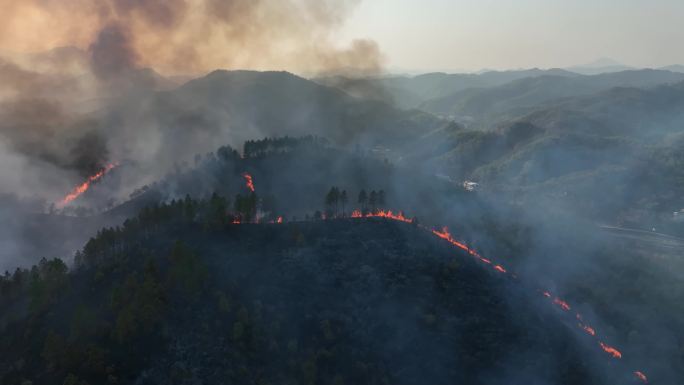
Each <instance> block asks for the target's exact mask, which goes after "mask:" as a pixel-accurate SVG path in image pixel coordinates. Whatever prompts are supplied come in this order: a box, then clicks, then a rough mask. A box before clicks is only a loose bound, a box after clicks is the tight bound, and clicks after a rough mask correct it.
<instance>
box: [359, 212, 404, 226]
mask: <svg viewBox="0 0 684 385" xmlns="http://www.w3.org/2000/svg"><path fill="white" fill-rule="evenodd" d="M351 217H352V218H387V219H392V220H395V221H399V222H405V223H413V219H411V218H407V217H405V216H404V213H403V212H401V211H399V212H398V213H393V212H392V210H388V211H385V210H379V211H375V212H369V213H366V214H365V215H364V214H363V213H362V212H361V210H354V211H352V213H351Z"/></svg>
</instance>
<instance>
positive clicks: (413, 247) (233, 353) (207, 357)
mask: <svg viewBox="0 0 684 385" xmlns="http://www.w3.org/2000/svg"><path fill="white" fill-rule="evenodd" d="M202 210H203V208H202V207H200V206H197V205H194V204H193V203H192V202H191V201H186V202H185V203H176V204H174V205H170V206H160V207H157V208H154V209H149V210H146V211H144V212H143V213H142V214H141V215H140V216H138V217H137V218H135V219H132V220H129V221H127V222H126V224H125V225H124V226H123V227H122V228H118V229H111V230H105V231H102V232H101V233H100V234H99V235H98V236H97V237H96V238H93V239H92V240H91V241H90V242H88V244H87V245H86V246H85V248H84V249H83V252H82V253H79V255H78V266H77V267H76V268H74V270H73V271H71V272H67V268H66V266H65V265H63V264H62V263H61V262H60V261H59V260H54V261H43V262H42V263H41V264H39V265H38V266H36V267H34V268H33V269H31V270H28V271H18V272H17V273H15V274H14V275H13V276H7V277H5V278H3V280H2V286H1V288H2V297H1V300H0V314H1V315H2V316H1V318H0V335H1V336H2V338H0V355H2V357H3V360H2V364H0V382H2V383H3V384H14V383H22V381H31V383H32V384H54V383H62V382H63V383H68V384H85V383H90V384H92V383H120V384H132V383H136V384H148V383H149V384H152V383H155V384H156V383H169V384H190V383H223V382H230V383H263V384H268V383H270V384H276V383H280V384H289V383H293V384H294V383H308V384H314V383H316V384H328V383H331V384H344V383H356V384H362V383H393V384H418V383H425V384H443V383H444V384H446V383H467V384H499V383H535V384H536V383H540V384H541V383H543V384H578V383H581V384H602V383H608V382H607V381H606V378H605V377H604V376H607V375H609V374H608V373H605V372H604V370H605V368H604V369H602V370H601V373H602V374H600V373H599V371H598V369H597V368H596V367H595V365H594V361H593V358H595V357H594V356H593V355H592V353H591V352H589V353H587V352H586V350H587V349H585V348H583V347H581V346H580V345H579V342H577V340H576V339H575V338H573V336H572V333H571V331H570V329H569V328H568V327H565V326H564V325H563V324H562V323H561V322H560V321H559V319H558V317H557V316H556V314H552V313H551V312H549V311H546V310H544V309H545V308H542V307H540V306H539V304H538V303H536V302H535V301H534V300H531V299H530V298H528V297H527V296H526V295H525V294H524V293H523V291H522V289H521V288H520V285H519V284H517V283H515V282H512V281H510V280H506V279H502V278H501V277H500V276H498V275H496V273H495V272H490V271H487V270H484V269H482V267H481V266H478V265H477V264H476V263H475V262H474V261H473V260H472V259H471V258H469V257H468V256H467V254H466V253H465V252H460V251H457V250H455V249H454V248H452V247H450V245H449V244H448V243H446V242H444V241H443V240H440V239H439V238H436V237H434V236H432V235H431V234H430V233H429V232H427V231H424V230H422V229H420V228H418V227H416V226H415V225H413V224H408V223H400V222H391V221H386V220H382V219H341V220H335V221H313V222H299V223H286V224H262V225H256V224H253V225H250V224H247V225H231V224H225V223H222V222H221V221H220V220H218V221H217V220H213V219H211V217H210V216H206V217H204V216H203V211H202ZM202 217H204V218H206V220H190V219H189V218H202ZM614 380H615V377H613V381H611V382H610V383H615V381H614Z"/></svg>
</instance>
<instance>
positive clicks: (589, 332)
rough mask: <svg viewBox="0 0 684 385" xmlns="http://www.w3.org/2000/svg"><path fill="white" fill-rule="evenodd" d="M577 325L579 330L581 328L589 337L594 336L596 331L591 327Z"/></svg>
mask: <svg viewBox="0 0 684 385" xmlns="http://www.w3.org/2000/svg"><path fill="white" fill-rule="evenodd" d="M578 325H579V327H580V328H582V330H584V331H585V332H587V334H589V335H590V336H593V337H595V336H596V330H594V328H592V327H591V326H589V325H583V324H582V323H579V324H578Z"/></svg>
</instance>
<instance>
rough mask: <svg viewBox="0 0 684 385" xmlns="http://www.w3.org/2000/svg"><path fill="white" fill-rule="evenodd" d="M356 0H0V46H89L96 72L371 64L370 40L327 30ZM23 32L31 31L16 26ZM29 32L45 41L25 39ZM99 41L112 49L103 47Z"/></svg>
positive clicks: (373, 67) (375, 59) (376, 63)
mask: <svg viewBox="0 0 684 385" xmlns="http://www.w3.org/2000/svg"><path fill="white" fill-rule="evenodd" d="M10 3H11V4H10ZM358 3H359V1H358V0H254V1H252V0H250V1H248V0H229V1H222V0H171V1H159V0H144V1H139V0H136V1H134V0H108V1H101V0H97V1H96V0H77V1H70V2H68V3H67V2H61V1H59V2H58V1H54V0H48V1H46V0H27V1H25V2H21V4H17V3H16V2H14V1H12V0H0V5H1V6H2V7H3V10H5V15H4V18H3V20H5V21H7V23H6V24H5V25H3V26H1V27H0V35H2V37H0V49H6V50H22V51H40V50H45V49H49V48H53V47H55V46H76V47H80V48H82V49H87V48H90V52H91V53H92V60H93V66H94V69H95V70H96V71H101V72H99V73H98V74H100V75H102V74H103V73H104V74H105V75H108V74H110V71H111V70H113V71H117V70H121V69H122V68H126V66H130V65H140V66H142V67H151V68H155V69H157V70H160V71H161V72H163V73H166V74H179V73H182V74H184V73H195V74H196V73H202V72H207V71H210V70H213V69H216V68H227V69H233V68H250V69H281V70H282V69H285V70H290V71H294V72H306V73H314V72H315V73H320V72H334V71H335V70H337V69H342V70H345V71H349V70H355V71H362V72H372V71H378V70H379V69H380V65H381V61H382V60H381V54H380V51H379V49H378V48H377V46H376V45H375V44H374V43H372V42H368V41H363V40H359V41H356V42H352V44H351V45H350V46H348V47H339V46H338V45H337V44H336V43H335V41H334V38H333V37H334V33H335V31H336V30H337V28H338V27H339V26H340V25H341V24H342V23H343V22H344V20H345V19H346V17H347V16H348V15H349V13H350V12H351V10H352V9H353V8H354V7H355V6H356V5H357V4H358ZM25 15H33V17H25ZM26 30H31V31H33V32H34V33H32V34H30V35H28V34H26V33H23V34H22V31H26ZM34 35H44V36H49V39H43V40H40V39H35V37H34ZM9 36H13V38H9ZM108 47H109V48H112V50H111V51H109V52H108V53H106V54H105V53H103V52H102V51H104V50H108ZM116 55H121V56H116Z"/></svg>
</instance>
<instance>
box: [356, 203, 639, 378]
mask: <svg viewBox="0 0 684 385" xmlns="http://www.w3.org/2000/svg"><path fill="white" fill-rule="evenodd" d="M351 216H352V218H364V217H374V216H375V217H383V218H388V219H393V220H400V221H403V222H412V221H410V220H406V218H405V217H404V216H403V214H401V215H400V216H398V217H396V216H394V215H391V212H388V213H386V214H382V215H366V216H364V215H363V214H362V212H361V211H358V210H356V211H354V212H352V215H351ZM399 218H401V219H399ZM419 227H420V228H423V229H426V230H429V231H430V232H431V233H432V234H434V235H435V236H437V237H439V238H441V239H443V240H445V241H447V242H449V243H450V244H451V245H453V246H455V247H458V248H459V249H461V250H463V251H466V252H468V254H470V255H471V256H473V257H475V258H476V259H478V260H479V261H481V262H483V263H486V264H489V265H490V266H491V267H492V268H493V269H494V270H496V271H498V272H500V273H504V274H511V276H512V277H514V276H515V274H512V273H509V272H508V270H506V269H505V268H504V267H503V266H501V265H493V264H492V262H491V261H490V260H489V259H486V258H484V257H482V256H481V255H480V254H479V253H477V252H476V251H475V250H473V249H471V248H470V247H469V246H468V245H466V244H465V243H462V242H459V241H457V240H456V239H454V237H453V236H452V235H451V233H450V232H449V229H448V228H447V227H443V228H442V229H441V230H437V229H428V228H426V227H424V226H419ZM541 294H542V295H543V296H544V297H545V298H548V299H549V300H551V299H552V298H553V300H551V303H552V304H553V305H555V306H557V307H559V308H560V309H562V310H563V311H565V312H569V311H570V310H571V307H570V305H569V304H568V303H567V302H565V301H564V300H562V299H560V298H558V297H554V296H553V295H552V294H551V293H550V292H549V291H541ZM575 317H576V318H577V320H579V321H580V322H579V323H578V324H577V325H578V327H579V328H580V329H581V330H582V331H584V332H585V333H586V334H587V335H589V336H591V337H594V338H595V337H596V335H597V333H596V330H595V329H594V328H593V327H591V326H589V325H587V324H585V323H584V321H583V317H582V315H581V314H579V313H576V314H575ZM598 343H599V346H600V347H601V349H602V350H603V351H604V352H606V353H608V354H609V355H610V356H612V357H613V358H616V359H621V358H622V353H621V352H620V351H619V350H618V349H616V348H614V347H612V346H610V345H607V344H605V343H604V342H602V341H598ZM634 376H635V377H636V378H637V379H639V380H640V381H642V382H644V383H648V380H647V378H646V375H645V374H644V373H643V372H641V371H635V372H634Z"/></svg>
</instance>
